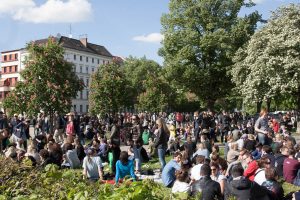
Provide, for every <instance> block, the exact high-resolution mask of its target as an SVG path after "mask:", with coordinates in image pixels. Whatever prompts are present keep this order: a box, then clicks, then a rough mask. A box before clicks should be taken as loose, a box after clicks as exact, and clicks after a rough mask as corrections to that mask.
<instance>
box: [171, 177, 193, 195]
mask: <svg viewBox="0 0 300 200" xmlns="http://www.w3.org/2000/svg"><path fill="white" fill-rule="evenodd" d="M190 189H191V188H190V185H189V184H188V183H185V182H180V181H178V180H176V181H175V182H174V185H173V187H172V193H176V192H189V191H190Z"/></svg>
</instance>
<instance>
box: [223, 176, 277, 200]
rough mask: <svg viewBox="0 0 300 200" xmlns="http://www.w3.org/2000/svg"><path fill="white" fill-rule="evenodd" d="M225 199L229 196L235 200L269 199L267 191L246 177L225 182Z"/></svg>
mask: <svg viewBox="0 0 300 200" xmlns="http://www.w3.org/2000/svg"><path fill="white" fill-rule="evenodd" d="M224 193H225V199H229V198H230V197H231V196H234V197H236V198H237V200H271V198H269V191H268V190H267V189H266V188H264V187H261V186H260V185H258V184H257V183H255V182H252V181H250V180H249V179H248V178H245V177H241V178H240V179H238V180H232V181H231V182H229V183H227V184H225V192H224Z"/></svg>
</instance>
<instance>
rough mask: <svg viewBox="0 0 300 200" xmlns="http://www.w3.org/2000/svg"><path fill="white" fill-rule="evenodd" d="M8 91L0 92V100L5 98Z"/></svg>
mask: <svg viewBox="0 0 300 200" xmlns="http://www.w3.org/2000/svg"><path fill="white" fill-rule="evenodd" d="M8 93H9V91H5V92H0V99H2V98H5V97H7V95H8Z"/></svg>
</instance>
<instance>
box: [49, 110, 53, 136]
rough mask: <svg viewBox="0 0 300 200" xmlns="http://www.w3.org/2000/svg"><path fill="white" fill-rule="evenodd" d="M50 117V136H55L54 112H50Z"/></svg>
mask: <svg viewBox="0 0 300 200" xmlns="http://www.w3.org/2000/svg"><path fill="white" fill-rule="evenodd" d="M49 116H50V119H49V122H50V125H49V129H50V130H49V131H50V134H51V135H53V134H54V131H53V116H54V112H53V111H50V113H49Z"/></svg>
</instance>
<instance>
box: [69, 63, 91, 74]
mask: <svg viewBox="0 0 300 200" xmlns="http://www.w3.org/2000/svg"><path fill="white" fill-rule="evenodd" d="M73 69H74V72H77V71H76V66H74V68H73ZM91 69H92V73H94V71H95V68H94V67H92V68H91ZM78 72H79V73H87V74H89V67H88V66H86V67H85V72H83V66H82V65H80V66H79V71H78Z"/></svg>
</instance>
